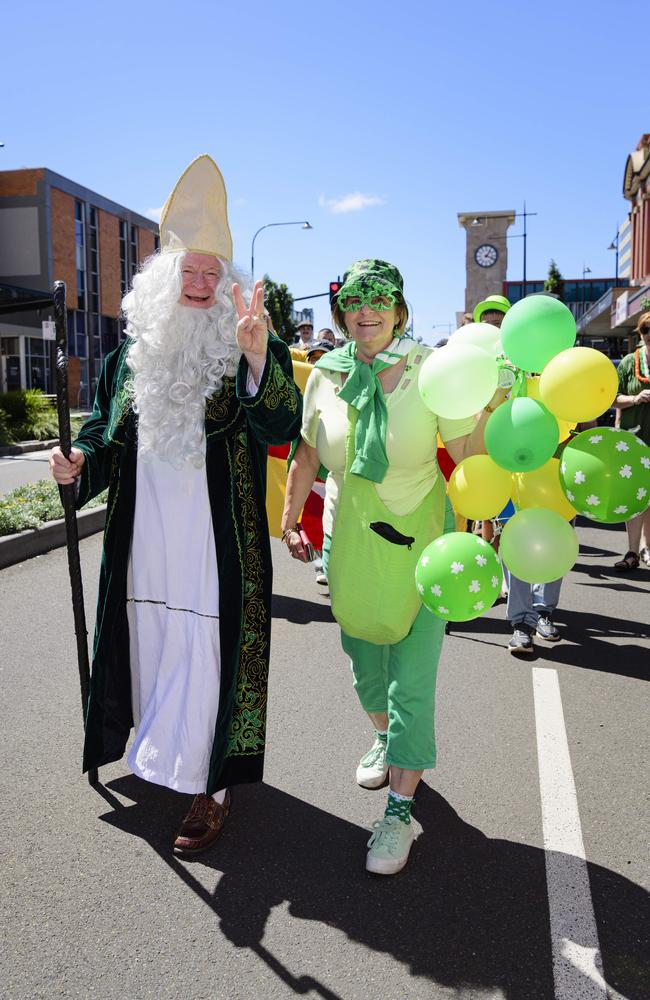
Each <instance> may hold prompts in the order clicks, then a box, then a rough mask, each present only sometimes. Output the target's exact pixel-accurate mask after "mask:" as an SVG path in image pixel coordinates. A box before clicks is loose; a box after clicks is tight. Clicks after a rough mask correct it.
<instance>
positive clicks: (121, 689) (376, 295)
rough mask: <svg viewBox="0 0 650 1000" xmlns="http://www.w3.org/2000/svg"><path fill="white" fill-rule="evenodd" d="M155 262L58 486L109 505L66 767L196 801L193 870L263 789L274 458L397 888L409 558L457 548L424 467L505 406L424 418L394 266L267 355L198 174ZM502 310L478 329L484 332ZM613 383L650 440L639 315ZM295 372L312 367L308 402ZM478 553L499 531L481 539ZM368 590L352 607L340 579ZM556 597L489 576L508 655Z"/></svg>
mask: <svg viewBox="0 0 650 1000" xmlns="http://www.w3.org/2000/svg"><path fill="white" fill-rule="evenodd" d="M160 229H161V249H160V251H159V252H158V253H156V254H154V256H153V257H152V258H150V259H149V261H148V262H146V264H145V265H144V267H143V268H142V270H141V271H140V273H139V274H138V275H136V277H135V278H134V281H133V287H132V289H131V290H130V291H129V293H128V294H127V295H126V297H125V299H124V301H123V311H124V315H125V317H126V320H127V337H126V339H125V340H124V342H123V343H122V344H121V345H120V347H118V349H117V350H116V351H115V352H113V354H111V355H109V356H108V357H107V359H106V360H105V363H104V367H103V370H102V374H101V378H100V382H99V386H98V390H97V395H96V399H95V403H94V408H93V412H92V415H91V416H90V418H89V419H88V421H87V422H86V423H85V424H84V426H83V428H82V430H81V432H80V434H79V436H78V438H77V440H76V441H75V442H74V447H73V448H72V451H71V452H70V454H69V455H68V456H65V455H63V453H62V452H61V450H60V449H59V448H55V449H54V450H53V452H52V455H51V458H50V466H51V469H52V474H53V476H54V479H55V480H56V482H57V483H59V485H60V486H61V487H62V488H71V489H74V490H75V494H76V502H77V505H78V506H79V507H80V506H82V505H83V504H84V503H86V502H87V501H88V500H89V499H91V498H92V497H94V496H96V495H97V494H99V493H100V492H101V491H103V490H105V489H106V488H108V491H109V494H108V503H107V520H106V528H105V535H104V544H103V559H102V566H101V574H100V583H99V598H98V613H97V626H96V632H95V639H94V646H93V665H92V677H91V689H90V698H89V703H88V706H87V713H86V731H85V745H84V763H83V766H84V769H85V770H88V769H91V768H96V767H99V766H101V765H104V764H107V763H109V762H111V761H116V760H119V759H121V758H122V756H123V755H124V753H125V751H126V748H127V743H128V741H129V738H130V736H131V731H132V730H133V731H134V737H133V741H132V743H131V746H130V750H129V752H128V765H129V767H130V769H131V770H132V771H133V773H134V774H136V775H137V776H139V777H140V778H142V779H143V780H146V781H149V782H153V783H155V784H158V785H162V786H165V787H168V788H171V789H174V790H176V791H178V792H181V793H189V794H190V795H192V796H193V799H192V802H191V805H190V808H189V811H188V812H187V815H186V816H185V818H184V820H183V822H182V823H181V826H180V828H179V830H178V833H177V835H176V838H175V840H174V844H173V849H174V851H175V852H176V853H178V854H179V855H183V856H193V855H195V854H198V853H200V852H202V851H204V850H206V849H207V848H209V847H210V846H211V845H212V844H214V842H215V841H216V839H217V838H218V837H219V835H220V832H221V829H222V827H223V824H224V822H225V821H226V819H227V816H228V814H229V811H230V809H231V802H232V800H231V789H232V787H233V786H234V785H237V784H240V783H242V782H256V781H260V780H261V778H262V774H263V763H264V748H265V731H266V709H267V686H268V664H269V653H270V626H271V566H272V563H271V550H270V543H269V534H268V527H267V519H266V506H265V504H266V497H265V491H266V463H267V452H268V448H269V446H270V447H271V448H273V447H278V446H285V445H289V444H290V443H291V442H293V446H294V447H293V454H292V458H291V462H290V468H289V473H288V478H287V485H286V498H285V506H284V512H283V515H282V526H281V528H282V538H283V541H284V542H285V543H286V546H287V548H288V550H289V552H290V554H291V556H292V557H293V558H295V559H297V560H301V561H307V560H308V559H310V558H311V555H312V553H311V551H310V544H309V539H308V538H306V536H305V533H304V531H303V530H302V529H301V524H300V516H301V511H302V509H303V506H304V504H305V501H306V499H307V497H308V495H309V494H310V491H311V490H312V487H313V484H314V481H315V480H316V479H317V477H320V478H324V479H325V487H324V493H325V499H324V510H323V519H322V520H323V525H322V526H323V542H322V565H321V566H319V567H318V570H319V577H322V580H321V582H326V583H328V585H329V593H330V597H331V604H332V612H333V615H334V617H335V618H336V620H337V622H338V624H339V626H340V630H341V643H342V647H343V650H344V651H345V653H346V654H347V656H348V657H349V658H350V661H351V666H352V677H353V685H354V689H355V691H356V694H357V697H358V698H359V701H360V704H361V706H362V708H363V710H364V711H365V712H366V714H367V715H368V717H369V719H370V722H371V725H372V727H373V731H374V735H373V740H372V745H371V746H370V747H369V749H368V751H367V752H366V753H365V754H364V755H363V756H362V758H361V760H360V761H359V762H358V764H356V772H355V776H356V781H357V783H358V784H359V785H360V786H361V787H363V788H367V789H378V788H381V787H384V786H385V785H386V784H387V785H388V791H387V795H386V801H385V803H384V810H383V814H382V815H381V816H379V817H378V818H377V819H376V820H375V821H374V823H373V825H372V834H371V837H370V840H369V842H368V845H367V847H368V850H367V854H366V862H365V863H366V868H367V870H368V871H369V872H372V873H376V874H381V875H392V874H395V873H396V872H398V871H400V870H401V869H402V868H403V867H404V866H405V865H406V863H407V861H408V858H409V853H410V850H411V846H412V843H413V840H414V834H413V826H412V823H411V809H412V806H413V801H414V794H415V791H416V788H417V786H418V783H419V781H420V779H421V777H422V774H423V771H424V770H426V769H428V768H432V767H435V764H436V755H437V748H436V734H435V706H436V679H437V670H438V662H439V658H440V652H441V647H442V642H443V636H444V622H443V621H441V620H440V618H438V617H436V616H434V615H433V614H431V613H430V612H429V611H428V610H427V609H426V608H425V607H424V606H423V605H422V603H421V601H420V598H419V595H418V593H417V590H416V588H415V586H414V582H413V581H414V571H415V567H416V564H417V562H418V559H419V558H420V556H421V554H422V551H423V549H424V548H425V546H426V545H428V544H429V543H430V542H431V541H432V540H433V539H435V538H437V537H439V536H440V535H441V534H443V533H444V532H449V531H454V530H455V528H456V524H455V518H454V512H453V510H452V508H451V505H450V503H449V500H448V497H447V494H446V488H445V479H444V477H443V475H442V473H441V470H440V467H439V465H438V461H437V448H438V439H439V438H441V439H442V442H443V443H444V446H445V448H446V450H447V452H448V454H449V456H450V457H451V459H452V460H453V462H455V463H458V462H461V461H462V460H464V459H465V458H467V457H469V456H472V455H475V454H480V453H483V452H485V442H484V430H485V426H486V424H487V421H488V419H489V416H490V414H491V413H493V412H494V409H495V408H496V407H497V406H499V405H500V404H501V403H502V402H503V401H504V399H505V398H506V395H507V390H506V389H502V388H498V389H497V390H496V391H495V393H494V396H493V398H492V399H491V400H490V401H489V402H488V403H487V404H486V406H485V407H484V409H483V410H481V412H480V413H478V414H475V415H473V416H471V417H466V418H462V419H454V420H452V419H449V418H446V417H443V416H441V415H438V414H436V413H435V412H434V411H433V410H432V409H431V408H430V407H429V406H425V405H424V403H423V401H422V398H421V396H420V393H419V391H418V374H419V372H420V370H421V366H422V364H423V363H424V361H425V360H426V358H427V357H428V356H429V355H430V354H431V351H432V350H433V349H432V348H430V347H427V346H426V345H423V344H421V343H418V342H416V341H415V340H413V339H412V338H411V337H408V336H406V335H405V329H406V327H407V323H408V318H409V317H408V307H407V303H406V299H405V297H404V281H403V278H402V275H401V273H400V271H399V270H398V268H397V267H395V266H394V265H393V264H390V263H388V262H386V261H383V260H379V259H374V258H370V259H364V260H359V261H356V262H355V263H353V264H352V265H351V266H350V267H349V268H348V270H347V271H346V272H345V275H344V279H343V282H342V284H341V286H340V288H339V291H338V293H337V295H336V297H335V299H334V302H333V311H332V315H333V325H334V328H335V329H334V330H332V329H329V328H323V329H321V330H319V332H318V334H317V335H316V337H314V329H313V326H312V325H311V324H310V323H309V322H308V321H306V320H303V321H301V322H300V323H299V324H298V336H297V342H296V344H295V345H292V347H291V348H288V347H287V345H285V344H284V342H283V341H281V340H280V339H279V338H278V337H277V336H275V334H274V332H273V329H272V325H271V323H270V318H269V316H268V313H267V312H266V309H265V305H264V297H263V288H262V284H261V282H258V283H257V284H256V285H255V286H254V288H253V289H252V291H251V293H250V295H249V296H246V297H245V295H244V294H243V292H242V277H241V276H240V275H239V274H238V272H237V271H236V270H235V268H234V267H233V264H232V242H231V238H230V230H229V226H228V219H227V214H226V196H225V187H224V183H223V179H222V177H221V174H220V172H219V169H218V167H217V166H216V164H215V163H214V161H212V160H211V159H210V157H208V156H201V157H199V158H198V159H197V160H195V161H194V162H193V163H192V164H190V166H189V167H188V169H187V170H186V171H185V173H184V174H183V175H182V177H181V178H180V180H179V181H178V183H177V184H176V186H175V187H174V190H173V191H172V194H171V195H170V197H169V199H168V201H167V203H166V205H165V207H164V209H163V213H162V217H161V223H160ZM509 305H510V304H509V303H508V301H507V300H506V299H504V298H503V297H501V296H491V297H489V298H488V299H487V300H485V301H484V302H482V303H479V304H478V305H477V310H476V311H475V313H474V315H473V317H471V318H472V319H473V320H476V318H477V316H478V318H479V319H480V320H481V322H487V323H493V324H494V325H497V326H498V325H500V323H501V321H502V320H503V317H504V315H505V314H506V312H507V310H508V309H509ZM639 333H640V335H641V338H642V344H641V346H640V348H639V350H637V351H635V352H634V353H633V354H631V355H630V356H629V357H628V358H626V359H624V361H623V363H622V364H621V366H620V368H619V395H618V396H617V397H616V406H617V407H619V408H620V410H621V414H622V421H624V423H623V426H625V427H627V428H630V429H632V428H635V427H636V426H637V425H638V428H639V429H638V433H639V434H640V435H641V437H642V438H643V440H645V441H646V442H647V441H648V436H649V430H650V406H649V405H648V404H649V403H650V388H648V368H649V364H648V361H649V352H650V314H645V316H644V317H642V321H641V323H640V324H639ZM292 357H293V360H294V361H295V362H302V363H307V364H309V365H312V366H313V368H312V370H311V373H310V375H309V378H308V381H307V383H306V390H305V392H304V399H303V397H302V395H301V393H300V392H299V391H298V389H297V387H296V384H295V380H294V377H293V369H292ZM648 516H649V515H648V512H647V511H646V513H645V515H642V516H641V518H640V519H637V520H635V521H634V522H631V523H630V524H628V539H629V543H628V544H629V551H628V553H627V555H626V556H625V558H624V560H622V562H623V563H625V566H624V567H619V568H620V569H624V570H625V571H632V570H634V569H635V568H637V567H638V566H639V560H640V558H641V556H640V551H641V537H642V532H643V531H645V539H646V544H647V539H648ZM482 530H483V532H484V536H483V543H484V544H486V545H487V544H494V543H495V540H497V539H498V531H496V532H495V531H494V528H493V527H492V526H491V525H489V522H488V523H486V524H484V526H483V528H482ZM360 579H362V580H363V584H364V585H363V587H360V586H359V580H360ZM560 584H561V581H555V582H554V583H552V584H545V585H536V584H526V583H524V582H523V581H519V580H517V579H516V578H515V577H514V576H513V575H512V574H510V575H509V579H508V604H507V608H506V614H507V617H508V620H509V621H510V623H511V626H512V629H513V636H512V639H511V642H510V646H509V648H510V649H511V651H512V652H515V653H522V652H524V653H525V652H529V651H532V638H531V636H532V633H533V631H534V632H535V634H536V635H537V636H539V637H541V638H543V639H545V640H547V641H557V640H558V639H559V638H560V636H559V632H558V630H557V628H556V627H555V625H554V624H553V621H552V615H553V611H554V609H555V606H556V605H557V601H558V598H559V592H560Z"/></svg>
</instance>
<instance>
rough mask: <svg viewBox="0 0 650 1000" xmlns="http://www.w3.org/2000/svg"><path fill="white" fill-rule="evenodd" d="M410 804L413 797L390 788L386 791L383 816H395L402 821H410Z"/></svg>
mask: <svg viewBox="0 0 650 1000" xmlns="http://www.w3.org/2000/svg"><path fill="white" fill-rule="evenodd" d="M412 805H413V799H409V798H408V796H406V795H400V794H399V793H398V792H393V791H392V790H391V791H390V792H389V793H388V802H387V803H386V812H385V813H384V816H397V818H398V819H400V820H401V821H402V823H410V822H411V806H412Z"/></svg>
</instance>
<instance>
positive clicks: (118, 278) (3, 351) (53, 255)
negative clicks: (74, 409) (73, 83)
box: [0, 168, 158, 406]
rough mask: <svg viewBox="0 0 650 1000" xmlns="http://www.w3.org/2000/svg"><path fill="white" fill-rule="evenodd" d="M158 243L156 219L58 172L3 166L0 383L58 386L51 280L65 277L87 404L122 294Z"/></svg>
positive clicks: (77, 376) (73, 346) (73, 378)
mask: <svg viewBox="0 0 650 1000" xmlns="http://www.w3.org/2000/svg"><path fill="white" fill-rule="evenodd" d="M157 248H158V225H157V223H155V222H153V221H152V220H151V219H147V218H145V217H144V216H142V215H139V214H138V213H137V212H132V211H131V210H130V209H128V208H125V207H124V206H123V205H117V204H116V203H115V202H112V201H109V200H108V199H107V198H104V197H102V195H99V194H96V193H95V192H94V191H89V190H88V189H87V188H85V187H82V186H81V185H80V184H77V183H75V182H74V181H71V180H68V179H67V178H66V177H62V176H61V175H60V174H56V173H54V172H53V171H51V170H48V169H47V168H38V169H34V170H8V171H0V391H7V390H12V389H21V388H41V389H43V390H44V391H45V392H53V391H54V381H53V378H52V363H53V347H52V342H51V341H48V340H45V339H44V337H43V328H42V323H43V321H45V320H48V319H51V318H53V316H52V309H51V298H50V296H51V290H52V284H53V282H54V281H56V280H63V281H65V283H66V286H67V304H68V354H69V357H70V382H71V390H72V389H73V386H74V387H75V388H76V390H77V392H76V395H77V398H76V399H75V392H73V391H71V396H72V402H73V404H75V403H77V402H78V403H79V405H82V406H87V405H88V403H89V402H90V401H91V400H92V395H93V392H94V387H95V384H96V380H97V377H98V375H99V370H100V367H101V363H102V359H103V358H104V357H105V355H106V354H108V352H109V351H112V350H113V348H115V347H116V346H117V344H118V343H119V340H120V339H121V337H122V324H121V321H120V302H121V300H122V296H123V295H124V294H125V292H126V291H127V289H128V287H129V286H130V283H131V279H132V278H133V275H134V274H135V272H136V271H137V269H138V267H139V265H140V263H141V262H142V261H143V260H144V259H145V258H146V257H148V256H150V254H152V253H153V252H154V251H155V250H156V249H157ZM74 359H78V361H75V360H74ZM75 383H76V385H75Z"/></svg>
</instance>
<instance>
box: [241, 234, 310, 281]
mask: <svg viewBox="0 0 650 1000" xmlns="http://www.w3.org/2000/svg"><path fill="white" fill-rule="evenodd" d="M271 226H302V228H303V229H313V228H314V227H313V226H312V225H311V224H310V223H309V222H267V224H266V225H265V226H260V228H259V229H258V230H257V232H256V233H255V235H254V236H253V241H252V243H251V277H252V278H253V279H254V278H255V240H256V239H257V237H258V236H259V234H260V233H261V232H262V230H263V229H270V228H271Z"/></svg>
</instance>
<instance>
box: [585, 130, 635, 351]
mask: <svg viewBox="0 0 650 1000" xmlns="http://www.w3.org/2000/svg"><path fill="white" fill-rule="evenodd" d="M623 197H624V198H625V199H626V200H627V202H628V203H629V205H628V207H629V215H628V218H627V219H626V221H625V222H624V223H623V225H622V226H621V227H620V229H619V231H618V233H617V237H616V239H615V240H614V241H613V243H612V249H615V250H616V257H617V264H618V267H617V272H618V275H619V279H623V278H628V279H629V280H628V281H623V280H619V282H618V287H616V288H612V289H610V290H609V291H608V292H606V294H605V295H603V296H602V298H600V299H599V300H598V301H597V302H595V303H594V304H593V306H592V307H591V309H589V311H588V312H586V313H585V315H584V316H583V317H582V319H581V320H580V322H579V323H578V333H579V334H580V335H582V336H590V337H603V338H607V339H611V338H615V339H616V341H617V342H618V344H619V345H620V348H619V353H621V354H626V353H628V352H629V351H632V350H633V349H634V347H635V346H636V344H637V342H638V337H637V336H636V334H635V333H634V329H635V327H636V325H637V323H638V321H639V316H640V315H641V313H643V312H647V311H648V310H649V309H650V133H648V132H646V133H644V134H643V135H642V136H641V138H640V139H639V142H638V143H637V147H636V149H635V150H634V152H632V153H630V154H629V156H628V157H627V159H626V161H625V171H624V174H623ZM626 286H629V287H626Z"/></svg>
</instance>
